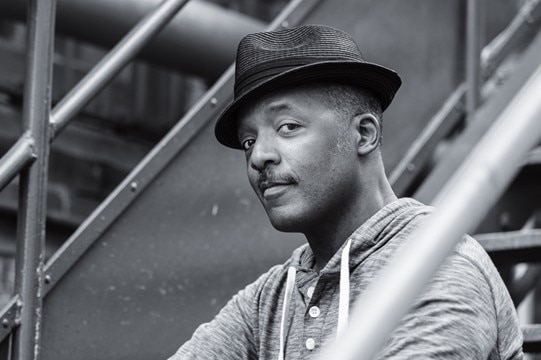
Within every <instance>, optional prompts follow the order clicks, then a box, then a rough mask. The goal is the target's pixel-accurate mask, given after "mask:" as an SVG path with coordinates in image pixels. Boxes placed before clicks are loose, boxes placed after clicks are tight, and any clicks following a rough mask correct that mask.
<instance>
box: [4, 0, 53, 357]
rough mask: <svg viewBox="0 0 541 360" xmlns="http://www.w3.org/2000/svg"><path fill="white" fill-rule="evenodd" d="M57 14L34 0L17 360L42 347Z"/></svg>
mask: <svg viewBox="0 0 541 360" xmlns="http://www.w3.org/2000/svg"><path fill="white" fill-rule="evenodd" d="M55 10H56V0H31V1H29V6H28V17H27V32H28V35H27V47H26V48H27V63H26V74H25V76H26V82H25V87H24V103H23V128H24V129H25V133H26V134H28V136H30V137H31V138H32V139H33V140H34V141H35V154H36V161H34V163H33V164H32V165H30V166H29V167H28V168H26V169H24V170H23V171H22V172H21V175H20V185H19V214H18V229H17V237H18V239H17V244H18V246H17V258H16V273H15V291H16V294H17V295H18V296H19V297H20V300H21V303H20V305H21V308H20V313H19V319H20V327H19V328H17V330H16V331H15V334H14V336H15V344H14V359H16V360H29V359H33V360H37V359H38V358H39V354H40V347H41V345H40V343H41V321H42V319H41V314H42V294H43V264H44V256H45V218H46V202H47V188H46V187H47V174H48V164H49V128H50V127H49V113H50V109H51V87H52V70H53V53H54V25H55Z"/></svg>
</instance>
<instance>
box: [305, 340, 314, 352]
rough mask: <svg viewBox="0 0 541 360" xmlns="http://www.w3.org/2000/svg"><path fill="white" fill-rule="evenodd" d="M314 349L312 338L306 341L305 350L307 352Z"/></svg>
mask: <svg viewBox="0 0 541 360" xmlns="http://www.w3.org/2000/svg"><path fill="white" fill-rule="evenodd" d="M315 347H316V342H315V340H314V339H312V338H308V339H306V348H307V349H308V350H314V348H315Z"/></svg>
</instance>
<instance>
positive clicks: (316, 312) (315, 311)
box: [308, 306, 320, 318]
mask: <svg viewBox="0 0 541 360" xmlns="http://www.w3.org/2000/svg"><path fill="white" fill-rule="evenodd" d="M308 313H309V314H310V316H311V317H313V318H317V317H318V316H319V313H320V311H319V308H318V307H317V306H312V307H311V308H310V311H308Z"/></svg>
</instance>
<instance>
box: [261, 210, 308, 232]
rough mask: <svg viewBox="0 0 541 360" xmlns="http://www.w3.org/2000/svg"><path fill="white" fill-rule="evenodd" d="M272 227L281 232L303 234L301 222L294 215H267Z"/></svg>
mask: <svg viewBox="0 0 541 360" xmlns="http://www.w3.org/2000/svg"><path fill="white" fill-rule="evenodd" d="M267 215H268V217H269V220H270V223H271V225H272V226H273V227H274V228H275V229H276V230H278V231H281V232H301V228H302V226H301V224H300V221H299V220H298V219H297V218H296V217H295V216H293V214H273V213H269V212H268V213H267Z"/></svg>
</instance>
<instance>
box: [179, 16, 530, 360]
mask: <svg viewBox="0 0 541 360" xmlns="http://www.w3.org/2000/svg"><path fill="white" fill-rule="evenodd" d="M236 66H237V67H236V78H235V99H234V101H233V102H232V103H231V104H230V106H229V107H228V108H227V109H226V110H225V111H224V112H223V113H222V115H221V116H220V118H219V119H218V122H217V124H216V128H215V134H216V137H217V139H218V141H220V142H221V143H222V144H224V145H226V146H229V147H232V148H237V149H242V150H243V151H244V153H245V156H246V164H247V165H246V166H247V172H248V178H249V181H250V184H251V186H252V187H253V189H254V191H255V193H256V194H257V196H258V197H259V199H260V201H261V203H262V204H263V207H264V208H265V210H266V212H267V214H268V217H269V219H270V221H271V223H272V225H273V226H274V227H275V228H276V229H278V230H280V231H287V232H301V233H303V234H304V235H305V237H306V240H307V244H305V245H304V246H302V247H300V248H299V249H297V250H295V251H294V253H293V255H292V257H291V258H290V259H289V260H288V261H286V262H285V263H284V264H282V265H278V266H275V267H273V268H271V269H270V270H269V271H268V272H267V273H265V274H263V275H262V276H261V277H260V278H259V279H258V280H256V281H255V282H254V283H252V284H250V285H248V286H247V287H246V288H245V289H244V290H242V291H240V292H239V293H238V294H237V295H236V296H235V297H234V298H233V299H232V300H231V301H230V302H229V303H228V304H227V305H226V306H225V307H224V308H223V309H222V311H221V312H220V313H219V314H218V315H217V316H216V318H215V319H214V320H213V321H211V322H210V323H208V324H204V325H202V326H200V327H199V328H198V329H197V331H196V332H195V334H194V335H193V337H192V339H191V340H190V341H188V342H187V343H186V344H184V345H183V346H182V347H181V348H180V349H179V350H178V352H177V353H176V354H175V355H174V356H173V357H172V358H171V359H174V360H177V359H231V360H233V359H235V360H236V359H311V358H315V357H316V356H317V354H318V353H319V352H320V350H321V347H322V346H324V345H325V343H327V342H328V341H330V340H332V339H335V338H336V334H338V335H339V334H340V333H341V331H343V329H344V326H345V325H346V323H347V319H348V312H349V306H350V303H355V301H356V300H357V299H358V298H359V297H360V296H361V295H362V293H363V291H364V290H365V289H366V288H367V286H368V285H369V284H370V283H371V282H372V281H373V280H374V279H375V278H376V276H377V275H378V273H379V272H380V271H381V269H382V268H384V267H385V266H386V265H387V264H388V262H389V261H390V260H391V258H392V256H393V254H394V253H395V252H396V250H397V248H398V247H400V246H401V245H402V244H403V243H404V241H405V240H406V239H407V237H408V235H409V234H410V233H411V232H412V231H413V230H414V229H415V228H417V227H418V226H419V225H420V224H421V223H422V221H423V219H424V218H425V217H426V215H427V214H428V213H430V208H428V207H426V206H424V205H422V204H420V203H418V202H416V201H415V200H412V199H397V198H396V196H395V195H394V193H393V191H392V189H391V187H390V185H389V182H388V180H387V178H386V176H385V171H384V168H383V162H382V159H381V151H380V143H381V138H382V124H381V121H382V112H383V111H384V110H385V109H386V108H387V106H388V105H389V104H390V102H391V100H392V99H393V97H394V95H395V93H396V91H397V90H398V88H399V87H400V84H401V81H400V78H399V76H398V75H397V74H396V73H395V72H394V71H392V70H389V69H387V68H384V67H382V66H379V65H376V64H372V63H368V62H366V61H365V60H364V59H363V58H362V56H361V54H360V52H359V50H358V48H357V45H356V44H355V42H354V41H353V39H352V38H351V37H350V36H349V35H347V34H345V33H343V32H341V31H339V30H336V29H333V28H330V27H325V26H316V25H310V26H301V27H298V28H294V29H287V30H281V31H276V32H269V33H257V34H252V35H248V36H247V37H245V38H244V39H243V40H242V41H241V43H240V44H239V49H238V52H237V65H236ZM521 344H522V338H521V333H520V330H519V328H518V321H517V317H516V313H515V309H514V307H513V304H512V302H511V300H510V297H509V294H508V293H507V290H506V288H505V286H504V284H503V282H502V280H501V278H500V277H499V275H498V272H497V270H496V269H495V267H494V265H493V264H492V263H491V261H490V259H489V257H488V255H487V254H486V253H485V252H484V250H483V249H482V248H481V247H480V246H479V244H478V243H476V242H475V241H474V240H473V239H472V238H470V237H467V236H466V237H465V238H464V239H463V241H462V242H461V243H460V244H459V245H458V246H457V248H456V250H455V252H454V253H453V254H452V255H451V256H450V257H449V259H448V261H447V262H446V264H445V265H444V266H443V267H442V269H441V270H440V271H439V272H438V273H437V274H436V276H435V277H434V279H433V280H432V282H431V284H430V286H429V287H428V289H427V290H426V291H425V293H423V294H422V295H421V296H420V298H419V299H418V301H417V303H416V304H415V306H414V307H413V309H412V310H411V312H410V313H409V314H408V315H407V316H406V317H405V318H404V319H403V320H402V322H401V324H400V326H399V327H398V328H397V329H396V330H395V331H394V332H393V333H392V334H391V336H390V338H389V340H388V342H387V344H386V345H385V347H384V349H383V350H382V351H381V353H380V355H379V356H378V358H381V359H384V358H385V359H387V358H392V359H410V358H414V359H419V358H422V359H514V360H516V359H522V357H523V354H522V350H521Z"/></svg>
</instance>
